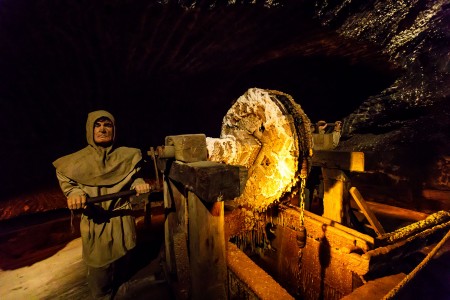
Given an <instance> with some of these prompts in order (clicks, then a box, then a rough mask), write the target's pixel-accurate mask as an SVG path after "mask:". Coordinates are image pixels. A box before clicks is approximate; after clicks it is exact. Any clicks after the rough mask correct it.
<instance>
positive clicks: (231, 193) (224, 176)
mask: <svg viewBox="0 0 450 300" xmlns="http://www.w3.org/2000/svg"><path fill="white" fill-rule="evenodd" d="M169 177H170V179H172V180H175V181H178V182H180V183H181V184H182V185H183V186H184V187H185V188H187V189H188V190H190V191H192V192H194V193H195V194H196V195H197V196H198V197H200V198H201V199H202V200H203V201H206V202H217V201H224V200H233V199H234V198H236V197H238V196H239V195H240V194H241V193H242V191H243V188H244V186H245V181H246V169H245V168H242V167H240V166H232V165H226V164H221V163H217V162H212V161H199V162H193V163H183V162H179V161H174V162H173V163H172V165H171V167H170V172H169ZM244 177H245V178H244ZM244 179H245V180H244Z"/></svg>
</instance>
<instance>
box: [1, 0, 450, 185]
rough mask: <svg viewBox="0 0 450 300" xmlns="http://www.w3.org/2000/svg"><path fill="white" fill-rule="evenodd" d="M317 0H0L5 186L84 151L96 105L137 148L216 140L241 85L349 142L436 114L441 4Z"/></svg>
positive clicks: (40, 180)
mask: <svg viewBox="0 0 450 300" xmlns="http://www.w3.org/2000/svg"><path fill="white" fill-rule="evenodd" d="M328 2H329V1H328ZM328 2H327V1H148V0H147V1H112V0H110V1H106V0H103V1H74V0H73V1H69V0H66V1H50V0H40V1H38V0H14V1H12V0H4V1H1V2H0V41H1V45H0V109H1V110H0V111H1V116H2V117H1V120H0V130H1V132H2V137H1V141H2V151H1V157H2V162H1V165H2V167H3V172H2V175H1V176H2V182H4V183H5V187H6V190H10V191H13V190H16V189H17V188H24V187H26V186H37V185H41V184H44V183H47V182H54V178H53V172H54V170H53V168H52V166H51V162H52V161H53V160H54V159H56V158H58V157H60V156H62V155H65V154H68V153H70V152H73V151H75V150H78V149H80V148H82V147H84V145H85V133H84V122H85V118H86V115H87V113H88V112H89V111H92V110H96V109H107V110H110V111H111V112H112V113H113V114H114V115H116V117H117V119H118V128H119V129H118V130H119V131H118V135H119V141H120V142H121V143H123V144H127V145H128V146H134V147H138V148H141V149H142V150H144V151H145V150H146V149H147V148H148V147H150V146H157V145H160V144H162V143H163V141H164V137H165V136H167V135H173V134H184V133H205V134H206V135H207V136H212V137H216V136H218V135H219V133H220V126H221V121H222V118H223V116H224V115H225V113H226V112H227V110H228V109H229V107H230V106H231V104H232V103H233V101H234V100H235V99H237V98H238V97H239V96H240V95H242V94H243V93H244V92H245V91H246V90H247V89H248V88H251V87H259V88H265V89H274V90H280V91H282V92H285V93H288V94H290V95H292V97H293V98H294V99H295V100H296V101H297V102H298V103H299V104H300V105H301V106H302V108H303V109H304V111H305V112H306V114H307V115H308V116H309V118H310V119H311V121H313V122H316V121H318V120H320V119H325V120H327V121H329V122H334V121H336V120H345V129H346V131H347V133H348V134H349V136H350V137H351V136H352V135H354V136H355V140H356V141H360V142H361V141H363V140H362V139H361V138H360V137H359V136H358V134H367V133H369V134H376V135H382V136H383V137H385V136H389V134H390V133H392V132H393V131H396V130H397V131H398V130H399V128H400V127H402V126H405V124H406V125H407V127H408V128H411V130H412V131H411V132H413V131H414V130H415V129H414V128H416V127H417V126H418V127H420V128H421V127H422V126H421V125H420V124H421V123H420V122H419V123H417V122H411V120H417V119H420V120H422V122H426V120H429V118H431V117H430V116H429V113H430V112H434V111H436V112H437V113H438V114H440V117H441V118H442V117H444V118H446V116H448V114H447V112H446V110H442V109H440V107H441V106H439V105H442V103H448V101H447V100H448V92H449V86H450V85H445V83H447V82H448V69H449V64H448V61H449V59H448V57H446V56H445V55H447V56H448V52H446V51H448V49H449V47H448V37H449V28H448V24H450V22H448V21H449V8H448V4H446V3H445V1H410V2H411V3H409V4H404V5H403V4H396V3H395V1H385V2H383V1H365V2H364V3H362V2H361V1H331V2H330V3H328ZM360 2H361V3H360ZM429 2H433V3H434V4H433V3H431V4H430V3H429ZM402 3H403V2H402ZM423 20H425V21H423ZM446 21H447V23H445V22H446ZM420 22H422V23H423V22H425V23H424V24H422V27H418V26H419V25H417V24H418V23H420ZM442 24H447V25H446V26H447V27H445V26H443V25H442ZM408 30H409V31H408ZM406 31H408V32H409V33H410V35H407V34H406V33H404V32H406ZM402 34H403V35H402ZM439 58H440V59H439ZM438 82H439V83H440V85H441V86H442V87H445V88H440V87H437V83H438ZM420 93H421V94H420ZM408 95H409V98H408ZM422 98H423V99H422ZM444 101H447V102H444ZM436 103H439V105H436ZM405 111H406V113H404V112H405ZM390 112H392V115H390ZM423 115H425V117H423ZM444 121H445V122H446V124H447V125H448V118H447V119H445V120H444ZM445 122H444V123H445ZM417 124H419V125H417ZM447 125H441V126H438V127H436V128H435V129H434V130H436V131H439V132H440V131H442V130H443V128H446V127H445V126H447ZM415 126H416V127H415ZM443 126H444V127H443ZM414 132H415V131H414ZM444 138H445V134H444ZM349 140H350V141H351V138H350V139H349ZM377 143H378V144H377V145H378V147H382V146H383V145H385V144H383V143H380V142H379V141H377ZM361 144H364V142H361ZM344 146H345V144H344ZM352 147H353V148H355V144H354V143H351V142H348V146H347V148H348V149H350V148H352ZM364 147H367V148H370V147H372V148H373V147H374V144H373V143H372V144H370V145H369V144H367V143H366V144H364V146H362V147H360V149H364Z"/></svg>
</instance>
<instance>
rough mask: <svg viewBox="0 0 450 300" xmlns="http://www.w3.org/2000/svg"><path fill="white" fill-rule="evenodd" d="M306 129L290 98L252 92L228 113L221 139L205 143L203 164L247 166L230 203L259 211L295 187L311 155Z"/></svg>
mask: <svg viewBox="0 0 450 300" xmlns="http://www.w3.org/2000/svg"><path fill="white" fill-rule="evenodd" d="M310 127H311V122H310V120H309V119H308V117H307V116H306V114H305V113H304V112H303V110H302V109H301V107H300V105H299V104H297V103H296V102H295V101H294V100H293V98H292V97H291V96H289V95H288V94H285V93H282V92H279V91H273V90H264V89H258V88H252V89H249V90H248V91H247V92H246V93H245V94H244V95H242V96H241V97H239V98H238V99H237V100H236V101H235V102H234V104H233V105H232V107H231V108H230V109H229V110H228V112H227V114H226V115H225V117H224V118H223V123H222V131H221V135H220V138H207V147H208V159H209V160H211V161H217V162H223V163H227V164H233V165H242V166H245V167H247V168H248V180H247V184H246V186H245V189H244V192H243V193H242V195H241V196H239V197H238V198H236V199H235V203H236V204H238V205H243V206H247V207H250V208H252V209H253V210H255V211H259V212H262V211H265V210H266V209H267V208H268V207H269V206H270V205H271V204H273V203H275V202H277V201H279V200H280V199H281V198H282V197H283V195H284V194H285V193H287V192H290V191H291V190H292V188H293V187H294V186H296V184H297V182H298V178H299V176H298V175H299V173H300V168H301V165H302V161H303V159H304V158H308V157H309V156H310V155H311V154H312V150H311V149H312V145H311V144H312V142H311V131H310Z"/></svg>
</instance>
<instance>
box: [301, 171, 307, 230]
mask: <svg viewBox="0 0 450 300" xmlns="http://www.w3.org/2000/svg"><path fill="white" fill-rule="evenodd" d="M305 187H306V178H302V177H300V225H301V226H303V225H304V224H305V214H304V211H305Z"/></svg>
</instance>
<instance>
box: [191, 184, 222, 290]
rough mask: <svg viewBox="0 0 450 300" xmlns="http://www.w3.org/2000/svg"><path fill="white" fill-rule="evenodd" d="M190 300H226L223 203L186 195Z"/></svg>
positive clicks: (192, 194)
mask: <svg viewBox="0 0 450 300" xmlns="http://www.w3.org/2000/svg"><path fill="white" fill-rule="evenodd" d="M188 205H189V209H188V211H189V256H190V266H191V286H192V299H227V288H226V282H227V265H226V253H225V233H224V203H223V202H214V203H204V202H203V201H201V200H200V198H198V197H197V196H196V195H195V194H194V193H193V192H189V193H188Z"/></svg>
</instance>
